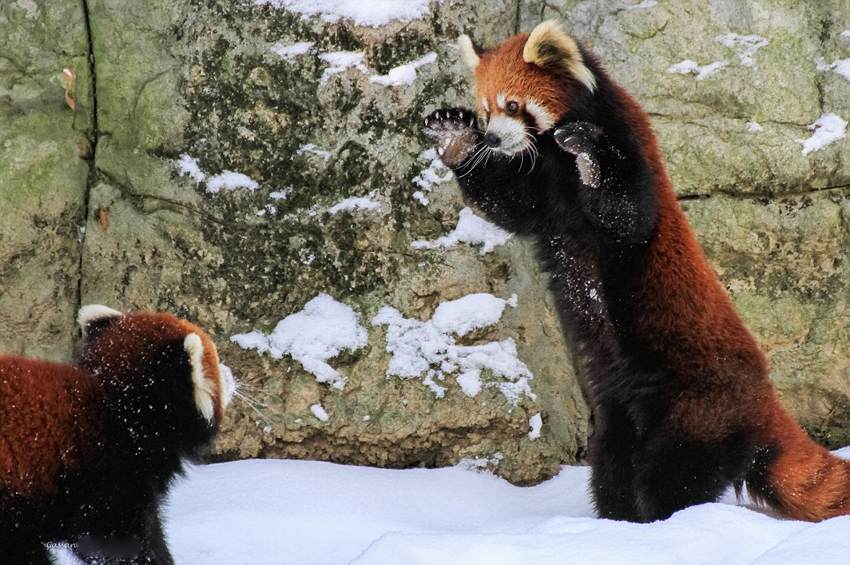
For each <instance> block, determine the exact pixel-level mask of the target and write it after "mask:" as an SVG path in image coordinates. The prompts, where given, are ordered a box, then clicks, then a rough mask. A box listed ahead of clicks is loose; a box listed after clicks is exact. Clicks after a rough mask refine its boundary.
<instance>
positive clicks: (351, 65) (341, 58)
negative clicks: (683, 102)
mask: <svg viewBox="0 0 850 565" xmlns="http://www.w3.org/2000/svg"><path fill="white" fill-rule="evenodd" d="M365 56H366V54H365V53H363V52H362V51H334V52H332V53H322V54H321V55H319V59H321V60H322V61H324V62H325V63H327V64H328V68H327V69H325V70H324V72H323V73H322V78H321V79H319V84H320V85H322V86H324V85H326V84H327V83H328V80H330V78H331V77H332V76H334V75H336V74H339V73H341V72H344V71H346V70H348V69H357V70H358V71H361V72H364V73H368V72H369V69H367V68H366V65H364V64H363V58H364V57H365Z"/></svg>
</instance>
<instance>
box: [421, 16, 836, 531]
mask: <svg viewBox="0 0 850 565" xmlns="http://www.w3.org/2000/svg"><path fill="white" fill-rule="evenodd" d="M458 43H459V48H460V53H461V56H462V59H463V61H464V62H465V63H466V64H467V66H469V67H470V69H471V70H472V71H473V72H474V75H475V85H476V87H477V96H476V99H477V104H478V111H477V117H478V123H479V124H480V127H479V125H476V113H473V112H472V111H470V110H464V109H443V110H437V111H436V112H434V113H432V114H430V115H429V116H428V117H426V118H425V121H424V124H423V131H424V133H425V135H426V136H427V137H428V138H429V139H430V140H431V141H432V142H433V143H435V144H436V146H437V152H438V154H440V155H441V157H442V159H443V162H444V163H445V164H446V165H447V166H449V167H450V168H452V169H453V170H454V171H455V172H456V173H457V177H458V182H459V185H460V187H461V189H462V191H463V193H464V196H465V198H466V199H467V200H468V201H471V202H472V203H473V204H474V205H475V206H477V208H479V209H480V210H481V211H482V212H483V213H484V214H485V215H486V216H487V217H488V218H489V219H490V220H492V221H493V222H495V223H496V224H498V225H500V226H501V227H503V228H505V229H507V230H509V231H512V232H514V233H518V234H521V235H524V236H526V237H527V238H529V239H530V240H531V241H532V242H533V243H534V245H535V247H536V251H537V254H538V257H539V259H540V261H541V263H542V266H543V268H544V269H545V270H546V271H547V272H548V273H549V286H550V289H551V291H552V292H553V294H554V297H555V302H556V305H557V308H558V311H559V313H560V317H561V322H562V326H563V329H564V334H565V336H566V339H567V343H568V344H569V347H570V348H571V350H572V353H573V359H574V360H575V364H576V369H577V374H578V375H579V379H580V382H581V383H582V386H583V390H584V392H585V396H586V397H587V400H588V403H589V405H590V407H591V411H592V413H593V421H594V431H593V434H592V436H591V438H590V445H589V453H588V455H589V460H590V463H591V490H592V494H593V500H594V504H595V506H596V509H597V512H598V514H599V515H600V516H601V517H604V518H612V519H620V520H630V521H638V522H647V521H653V520H659V519H665V518H667V517H669V516H670V515H671V514H672V513H673V512H675V511H677V510H679V509H682V508H684V507H686V506H690V505H694V504H699V503H703V502H711V501H715V500H717V499H718V498H719V497H720V495H721V494H722V493H723V492H724V491H725V490H726V489H727V488H728V487H729V486H734V487H735V488H736V490H738V492H740V489H741V488H742V486H743V484H746V486H747V490H748V492H749V493H750V494H751V496H752V497H753V498H754V499H755V500H756V501H758V502H760V503H764V504H766V505H768V506H770V507H772V508H773V509H774V510H775V511H776V512H778V513H779V514H781V515H782V516H785V517H788V518H792V519H798V520H810V521H818V520H823V519H825V518H830V517H833V516H839V515H844V514H850V499H849V497H850V461H844V460H841V459H839V458H837V457H835V456H833V455H832V454H830V453H829V452H828V451H827V450H826V449H824V448H822V447H820V446H818V445H817V444H815V443H814V442H813V441H812V440H811V439H809V437H808V436H807V435H806V434H805V433H804V432H803V430H802V429H801V428H800V426H799V425H798V424H797V423H796V422H795V420H794V419H793V418H792V417H791V416H790V415H789V414H788V413H787V412H786V411H785V410H784V409H783V408H782V407H781V406H780V404H779V402H778V400H777V397H776V393H775V390H774V388H773V386H772V384H771V382H770V380H769V377H768V367H767V362H766V359H765V357H764V355H763V354H762V352H761V350H760V349H759V346H758V344H757V343H756V341H755V340H754V339H753V337H752V336H751V335H750V334H749V333H748V332H747V330H746V328H745V327H744V325H743V323H742V322H741V320H740V318H739V317H738V315H737V314H736V312H735V310H734V308H733V306H732V303H731V302H730V300H729V298H728V297H727V296H726V293H725V291H724V289H723V287H722V285H721V284H720V282H719V280H718V279H717V277H716V275H715V274H714V272H713V271H712V269H711V267H710V266H709V264H708V262H707V260H706V259H705V257H704V255H703V253H702V250H701V249H700V246H699V244H698V243H697V241H696V239H695V237H694V235H693V233H692V232H691V230H690V228H689V226H688V224H687V221H686V219H685V216H684V214H683V213H682V210H681V208H680V206H679V204H678V202H677V200H676V195H675V193H674V191H673V188H672V186H671V184H670V180H669V178H668V177H667V174H666V172H665V168H664V164H663V162H662V159H661V155H660V153H659V150H658V147H657V145H656V141H655V136H654V134H653V131H652V127H651V125H650V122H649V118H648V116H647V115H646V113H645V112H644V111H643V109H642V108H641V107H640V105H639V104H638V103H637V102H636V101H635V100H634V99H633V98H632V97H631V96H630V95H629V94H628V93H627V92H626V91H625V90H624V89H623V88H622V87H620V86H619V85H618V84H616V83H615V82H614V81H613V80H612V79H611V78H610V77H609V76H608V74H607V73H606V72H605V70H604V69H603V67H602V65H601V63H600V62H599V61H598V60H597V58H596V57H594V56H593V55H591V54H590V53H589V52H587V51H586V50H585V49H584V48H583V47H582V46H580V45H579V44H578V43H577V42H576V41H575V40H574V39H573V38H572V37H570V36H569V35H568V34H567V33H566V32H565V31H564V30H563V28H562V27H561V26H560V25H559V24H557V23H556V22H552V21H548V22H544V23H542V24H540V25H539V26H537V27H536V28H535V29H534V30H533V31H532V32H531V33H523V34H520V35H517V36H515V37H513V38H511V39H508V40H507V41H505V42H503V43H501V44H499V45H496V46H494V47H492V48H490V49H487V50H483V49H481V48H480V47H478V46H476V45H475V44H473V42H472V41H471V40H470V39H469V38H468V37H467V36H461V37H460V40H459V42H458Z"/></svg>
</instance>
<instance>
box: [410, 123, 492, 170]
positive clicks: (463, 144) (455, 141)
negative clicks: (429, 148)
mask: <svg viewBox="0 0 850 565" xmlns="http://www.w3.org/2000/svg"><path fill="white" fill-rule="evenodd" d="M422 126H423V127H422V132H423V133H424V134H425V137H427V138H428V139H429V140H431V142H432V143H433V144H434V145H435V146H436V149H437V155H439V157H440V159H441V160H442V161H443V163H445V165H446V166H447V167H450V168H457V167H458V166H460V165H461V163H463V162H464V161H465V160H466V159H467V157H469V156H470V155H471V154H472V152H473V151H474V150H475V145H476V144H477V142H478V137H479V133H478V131H477V129H476V127H475V113H474V112H472V111H470V110H465V109H463V108H448V109H445V108H444V109H440V110H436V111H435V112H432V113H431V114H429V115H428V116H426V117H425V119H424V120H423V121H422Z"/></svg>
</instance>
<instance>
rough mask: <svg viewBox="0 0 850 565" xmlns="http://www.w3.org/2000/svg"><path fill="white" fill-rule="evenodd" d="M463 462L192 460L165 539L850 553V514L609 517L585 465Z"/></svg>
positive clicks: (253, 554) (475, 552)
mask: <svg viewBox="0 0 850 565" xmlns="http://www.w3.org/2000/svg"><path fill="white" fill-rule="evenodd" d="M844 455H845V456H847V457H850V449H845V450H844ZM468 467H469V466H467V468H464V466H458V467H453V468H444V469H411V470H405V471H392V470H386V469H374V468H368V467H351V466H343V465H334V464H331V463H319V462H313V461H279V460H250V461H240V462H235V463H224V464H218V465H208V466H202V467H195V468H192V469H191V470H190V471H189V473H188V475H187V477H186V478H185V479H182V480H181V481H180V482H179V483H178V484H177V485H176V486H175V488H174V489H173V491H172V493H171V496H170V498H169V504H168V508H167V527H166V529H167V533H168V537H169V543H170V546H171V549H172V552H173V553H174V557H175V559H176V561H177V564H178V565H346V564H352V565H426V564H427V565H454V564H457V565H477V564H481V565H485V564H486V565H524V564H528V565H557V564H570V565H582V564H593V565H667V564H669V565H688V564H694V565H697V564H699V565H709V564H722V565H743V564H753V565H756V564H758V565H783V564H787V565H807V564H818V565H839V564H841V565H845V564H847V563H850V535H848V532H850V516H846V517H842V518H833V519H832V520H827V521H825V522H821V523H819V524H809V523H804V522H790V521H783V520H777V519H775V518H772V517H770V516H767V515H764V514H762V513H759V512H755V511H753V510H750V509H748V508H744V507H740V506H736V505H735V500H734V497H733V496H731V495H730V496H727V497H726V498H725V499H724V500H723V502H721V503H718V504H706V505H702V506H696V507H692V508H687V509H685V510H682V511H681V512H678V513H677V514H675V515H673V517H672V518H670V519H669V520H666V521H664V522H656V523H653V524H630V523H625V522H613V521H609V520H598V519H595V518H594V517H593V509H592V507H591V505H590V501H589V498H588V496H587V492H586V484H587V468H585V467H564V468H563V469H562V470H561V473H560V474H559V475H558V476H557V477H555V478H554V479H552V480H550V481H547V482H545V483H543V484H540V485H538V486H535V487H527V488H520V487H515V486H511V485H510V484H508V483H507V482H505V481H503V480H502V479H499V478H497V477H494V476H492V475H489V474H481V473H476V472H473V471H470V470H468ZM72 563H73V561H72V560H71V559H70V558H67V557H65V556H63V559H62V560H61V562H60V565H71V564H72Z"/></svg>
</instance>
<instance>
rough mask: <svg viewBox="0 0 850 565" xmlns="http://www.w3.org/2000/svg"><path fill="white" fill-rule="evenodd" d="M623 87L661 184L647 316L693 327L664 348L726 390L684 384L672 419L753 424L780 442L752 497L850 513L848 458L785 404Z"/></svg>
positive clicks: (707, 433)
mask: <svg viewBox="0 0 850 565" xmlns="http://www.w3.org/2000/svg"><path fill="white" fill-rule="evenodd" d="M618 89H619V92H618V95H619V97H620V102H621V104H622V107H623V108H626V109H627V111H626V113H625V115H626V116H627V117H628V120H629V121H630V122H631V123H630V126H631V129H632V131H634V132H636V133H637V135H638V136H639V138H640V146H641V147H642V152H643V155H644V158H645V159H646V160H647V162H648V163H649V164H650V166H651V168H652V170H653V172H654V174H655V178H656V186H657V192H658V237H657V238H656V239H654V240H653V242H652V244H651V248H650V251H649V253H648V256H647V261H648V265H647V268H646V269H645V270H644V273H645V276H646V277H647V280H646V281H645V284H642V285H640V288H643V289H649V292H650V293H651V294H650V295H648V296H642V297H640V299H638V300H637V302H638V303H640V304H642V305H643V306H644V309H643V311H642V312H641V317H640V319H639V323H640V325H641V326H642V329H643V331H644V332H647V333H650V334H653V333H658V334H663V333H676V334H678V335H681V336H688V337H689V338H690V340H689V341H688V342H687V343H682V344H681V347H679V348H677V349H675V350H670V349H665V350H663V351H659V352H656V353H660V354H662V355H664V356H665V357H666V359H667V363H668V366H670V367H672V368H675V369H678V374H681V375H692V376H693V378H694V379H699V378H700V377H702V376H703V375H705V374H707V373H708V374H712V375H713V376H714V378H713V379H712V381H711V383H710V385H711V386H712V387H713V388H714V389H715V390H721V391H722V393H721V394H712V395H709V396H708V397H707V400H697V399H696V398H693V397H691V396H689V395H688V394H687V391H688V390H689V389H691V388H692V387H694V384H695V383H693V382H682V383H680V384H681V387H682V391H683V395H682V396H681V397H680V399H679V400H678V401H677V402H676V403H675V404H674V407H673V414H674V415H675V417H673V418H671V419H672V420H673V421H678V422H680V427H679V429H678V430H676V432H677V433H680V434H683V435H684V436H686V437H689V439H695V440H698V441H712V440H717V439H719V438H721V437H724V436H726V435H728V434H729V432H730V431H734V430H748V431H752V432H754V433H755V434H756V436H757V437H759V438H760V440H761V441H760V443H761V445H764V446H773V445H777V446H778V450H779V455H778V457H777V459H776V460H775V461H774V462H773V463H772V464H771V465H770V466H769V468H768V469H767V485H766V486H767V491H768V492H765V490H762V489H760V488H759V487H756V486H755V485H752V484H750V485H749V488H748V491H749V492H750V494H751V496H752V497H753V498H754V500H756V501H757V502H761V503H767V504H770V505H771V506H773V507H774V508H775V509H776V510H777V511H779V512H781V513H782V514H783V515H784V516H786V517H788V518H792V519H797V520H808V521H819V520H823V519H826V518H831V517H834V516H841V515H846V514H850V500H848V497H850V462H848V461H845V460H842V459H840V458H838V457H835V456H834V455H832V454H831V453H830V452H829V451H828V450H826V449H824V448H823V447H821V446H819V445H817V444H816V443H815V442H814V441H812V440H811V438H809V436H808V435H806V433H805V432H804V431H803V430H802V429H801V428H800V426H799V424H798V423H797V422H796V421H795V420H794V418H793V417H791V416H790V415H789V414H788V413H787V412H786V411H785V410H784V409H783V408H782V406H781V405H780V404H779V401H778V400H777V398H776V394H775V390H774V388H773V385H772V384H771V382H770V379H769V376H768V365H767V361H766V359H765V357H764V355H763V353H762V352H761V349H760V348H759V346H758V344H757V342H756V341H755V339H754V338H753V337H752V335H751V334H750V333H749V332H748V331H747V329H746V328H745V326H744V324H743V322H742V321H741V320H740V318H739V317H738V315H737V313H736V312H735V310H734V307H733V305H732V303H731V301H730V300H729V297H728V296H727V294H726V292H725V291H724V289H723V287H722V285H721V283H720V281H719V280H718V279H717V276H716V274H715V273H714V271H713V270H712V268H711V266H710V265H709V263H708V261H707V260H706V258H705V256H704V254H703V252H702V249H701V247H700V245H699V243H697V241H696V238H695V237H694V235H693V232H692V231H691V229H690V227H689V226H688V224H687V220H686V219H685V217H684V214H683V213H682V210H681V207H680V206H679V203H678V201H677V199H676V194H675V192H674V191H673V187H672V184H671V183H670V180H669V177H668V176H667V174H666V171H665V167H664V163H663V160H662V158H661V154H660V152H659V150H658V147H657V144H656V141H655V136H654V134H653V132H652V127H651V125H650V123H649V119H648V117H647V116H646V114H645V113H644V112H643V110H642V109H641V108H640V106H639V105H638V103H637V102H636V101H635V100H634V99H633V98H632V97H631V96H630V95H629V94H628V93H627V92H626V91H625V90H623V89H622V88H619V87H618ZM733 357H737V358H740V359H742V360H743V361H745V362H744V363H742V365H744V366H747V367H757V368H758V370H757V371H754V372H752V373H748V374H741V373H735V374H724V371H723V369H722V365H723V364H724V363H725V362H726V361H727V359H729V358H733ZM711 360H716V362H717V367H712V366H710V365H707V363H709V362H710V361H711ZM697 385H698V384H697ZM672 396H674V397H675V394H673V395H672Z"/></svg>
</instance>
